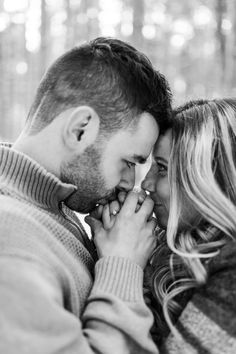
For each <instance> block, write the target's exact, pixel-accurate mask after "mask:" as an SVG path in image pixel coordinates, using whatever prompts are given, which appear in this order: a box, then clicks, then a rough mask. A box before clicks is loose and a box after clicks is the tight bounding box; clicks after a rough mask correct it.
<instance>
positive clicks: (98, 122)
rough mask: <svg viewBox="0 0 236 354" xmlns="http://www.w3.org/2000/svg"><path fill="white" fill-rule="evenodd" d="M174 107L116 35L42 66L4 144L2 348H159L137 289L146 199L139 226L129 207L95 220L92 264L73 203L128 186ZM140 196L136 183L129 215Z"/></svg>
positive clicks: (145, 240)
mask: <svg viewBox="0 0 236 354" xmlns="http://www.w3.org/2000/svg"><path fill="white" fill-rule="evenodd" d="M169 110H170V92H169V88H168V85H167V83H166V81H165V79H164V77H163V76H162V75H160V74H159V73H158V72H157V71H155V70H154V69H153V68H152V66H151V64H150V62H149V61H148V60H147V58H146V57H145V56H144V55H143V54H141V53H140V52H138V51H136V50H135V49H134V48H133V47H131V46H129V45H128V44H126V43H124V42H122V41H119V40H115V39H108V38H107V39H106V38H98V39H95V40H94V41H92V42H90V43H88V44H85V45H83V46H81V47H78V48H74V49H73V50H71V51H69V52H67V53H66V54H65V55H63V56H61V57H60V58H59V59H58V60H57V61H56V62H55V63H54V64H52V66H51V67H50V68H49V70H48V71H47V73H46V74H45V76H44V78H43V79H42V82H41V83H40V85H39V88H38V90H37V94H36V97H35V100H34V102H33V105H32V107H31V109H30V112H29V115H28V119H27V122H26V126H25V128H24V130H23V132H22V134H21V135H20V137H19V138H18V140H17V141H16V142H15V144H14V145H13V147H9V146H2V147H1V151H0V154H1V157H0V161H1V162H0V191H1V195H0V213H1V214H0V215H1V219H0V249H1V257H0V288H1V289H0V307H1V316H0V326H1V327H0V352H1V353H4V354H8V353H16V351H17V353H19V354H23V353H31V354H32V353H34V354H36V353H40V354H45V353H69V354H73V353H77V354H78V353H83V354H86V353H98V352H99V353H109V354H110V353H155V352H156V349H155V346H154V344H153V342H152V341H151V339H150V336H149V329H150V327H151V324H152V316H151V314H150V312H149V310H148V309H147V307H146V305H145V303H144V300H143V296H142V277H143V268H144V266H145V264H146V259H147V258H148V256H149V254H150V252H151V250H152V249H153V236H152V229H153V227H154V224H153V221H147V220H148V216H149V215H150V213H151V211H152V206H153V205H152V202H151V201H150V199H149V198H147V200H146V203H144V205H143V206H142V216H141V217H140V218H139V219H140V220H138V222H137V227H136V230H135V232H131V231H130V228H129V218H128V217H127V223H126V225H119V224H117V230H116V233H114V234H113V235H110V234H109V232H106V231H105V230H101V234H102V237H100V240H97V244H99V249H100V250H102V252H101V251H100V254H99V260H98V261H97V263H96V266H95V261H96V260H97V259H96V254H95V252H94V248H93V244H92V243H91V241H90V240H89V239H88V238H87V235H86V234H85V232H84V230H83V228H82V226H81V224H80V223H79V221H78V220H77V218H76V216H75V215H74V213H73V211H72V210H75V211H77V212H81V213H87V212H89V211H91V210H92V209H93V208H94V207H95V206H96V205H97V204H105V203H106V201H107V200H113V199H114V198H115V196H116V194H117V192H118V191H120V190H123V191H126V192H128V191H130V190H131V189H132V188H133V186H134V178H135V164H136V163H143V162H145V160H146V159H147V157H148V155H149V153H150V151H151V149H152V146H153V144H154V142H155V140H156V139H157V136H158V134H159V130H160V129H162V127H164V126H165V122H166V121H167V118H168V114H169ZM136 203H137V197H136V196H135V194H134V193H132V192H131V193H130V194H129V195H128V197H127V205H126V212H127V215H128V210H129V208H132V207H134V206H135V204H136ZM124 212H125V211H124ZM125 240H128V241H129V242H125Z"/></svg>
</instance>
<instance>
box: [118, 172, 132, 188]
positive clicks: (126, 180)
mask: <svg viewBox="0 0 236 354" xmlns="http://www.w3.org/2000/svg"><path fill="white" fill-rule="evenodd" d="M134 184H135V167H131V168H127V169H126V170H125V171H124V172H123V174H122V177H121V180H120V183H119V186H118V188H119V189H121V190H125V191H126V192H129V191H131V190H132V189H133V188H134Z"/></svg>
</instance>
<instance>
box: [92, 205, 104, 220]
mask: <svg viewBox="0 0 236 354" xmlns="http://www.w3.org/2000/svg"><path fill="white" fill-rule="evenodd" d="M102 211H103V205H101V204H100V205H98V206H97V207H96V208H95V209H94V210H93V211H91V213H90V214H89V215H90V216H91V217H93V218H95V219H97V220H100V219H101V218H102Z"/></svg>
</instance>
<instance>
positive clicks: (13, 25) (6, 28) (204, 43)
mask: <svg viewBox="0 0 236 354" xmlns="http://www.w3.org/2000/svg"><path fill="white" fill-rule="evenodd" d="M100 35H104V36H115V37H118V38H120V39H122V40H125V41H128V42H129V43H131V44H132V45H134V46H136V47H137V48H138V49H140V50H142V51H144V52H145V53H146V54H147V55H148V56H149V58H150V59H151V61H152V62H153V64H154V66H155V67H156V68H157V69H158V70H160V71H161V72H162V73H163V74H165V75H166V77H167V79H168V81H169V82H170V85H171V87H172V90H173V94H174V104H175V105H176V104H180V103H183V102H184V101H185V100H187V99H189V98H198V97H219V96H236V0H0V77H1V85H0V97H1V104H0V139H1V140H5V141H6V140H8V141H14V140H15V138H16V137H17V135H18V134H19V132H20V130H21V129H22V127H23V125H24V121H25V118H26V116H27V112H28V110H29V107H30V104H31V101H32V99H33V96H34V93H35V90H36V87H37V85H38V83H39V81H40V79H41V77H42V75H43V73H44V71H45V69H46V68H47V67H48V66H49V65H50V63H51V62H52V61H53V60H54V59H55V58H56V57H58V56H59V55H61V54H62V53H63V52H64V51H65V50H67V49H70V48H71V47H73V46H75V45H79V44H81V43H82V42H84V41H86V40H89V39H92V38H94V37H97V36H100Z"/></svg>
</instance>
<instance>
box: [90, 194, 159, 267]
mask: <svg viewBox="0 0 236 354" xmlns="http://www.w3.org/2000/svg"><path fill="white" fill-rule="evenodd" d="M122 193H123V192H122ZM139 199H140V196H139V194H138V193H135V192H129V193H128V195H127V197H126V199H125V200H122V198H120V199H119V202H118V201H113V202H111V203H110V204H107V205H106V206H104V207H103V208H102V207H100V210H97V217H98V216H99V213H100V214H101V215H100V220H98V218H95V217H94V216H95V215H94V216H93V215H92V214H91V215H90V216H87V217H86V218H85V221H86V222H87V223H88V224H89V225H90V227H91V229H92V230H93V234H94V242H95V245H96V247H97V252H98V256H99V258H101V257H106V256H117V257H125V258H129V259H131V260H132V261H133V262H135V263H137V264H139V265H140V266H141V267H142V268H144V267H145V265H146V263H147V260H148V258H149V257H150V255H151V253H152V252H153V250H154V247H155V243H156V239H155V236H154V229H155V227H156V221H155V219H154V218H152V217H151V215H152V211H153V201H152V200H151V198H150V197H149V196H145V200H144V201H143V203H142V205H140V204H139ZM142 199H143V197H142ZM120 200H121V201H120ZM122 202H123V205H122V206H121V203H122ZM98 209H99V208H98ZM101 210H102V211H101ZM114 211H115V212H114Z"/></svg>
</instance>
